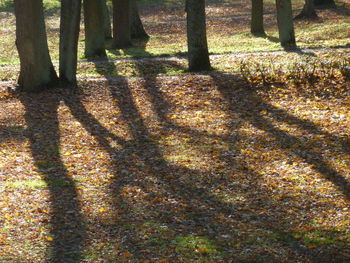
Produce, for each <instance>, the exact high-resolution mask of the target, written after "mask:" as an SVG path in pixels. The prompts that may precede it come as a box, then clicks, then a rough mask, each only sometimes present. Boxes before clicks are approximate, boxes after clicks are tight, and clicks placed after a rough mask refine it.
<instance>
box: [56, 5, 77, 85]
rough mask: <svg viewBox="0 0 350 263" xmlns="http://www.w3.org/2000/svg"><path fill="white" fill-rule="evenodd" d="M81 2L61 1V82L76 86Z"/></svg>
mask: <svg viewBox="0 0 350 263" xmlns="http://www.w3.org/2000/svg"><path fill="white" fill-rule="evenodd" d="M80 12H81V0H61V25H60V80H61V81H62V82H63V83H68V84H71V85H76V81H77V80H76V72H77V56H78V39H79V30H80Z"/></svg>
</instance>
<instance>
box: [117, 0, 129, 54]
mask: <svg viewBox="0 0 350 263" xmlns="http://www.w3.org/2000/svg"><path fill="white" fill-rule="evenodd" d="M130 10H131V7H130V0H113V48H117V49H121V48H128V47H130V46H131V31H130Z"/></svg>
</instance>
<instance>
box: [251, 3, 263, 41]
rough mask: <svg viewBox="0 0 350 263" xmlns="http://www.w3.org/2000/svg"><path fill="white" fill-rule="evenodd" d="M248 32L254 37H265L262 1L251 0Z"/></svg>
mask: <svg viewBox="0 0 350 263" xmlns="http://www.w3.org/2000/svg"><path fill="white" fill-rule="evenodd" d="M250 32H251V33H252V34H253V35H254V36H260V35H265V30H264V2H263V0H252V18H251V25H250Z"/></svg>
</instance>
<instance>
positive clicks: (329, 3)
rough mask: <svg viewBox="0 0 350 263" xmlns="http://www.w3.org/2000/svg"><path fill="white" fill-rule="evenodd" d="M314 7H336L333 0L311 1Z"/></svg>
mask: <svg viewBox="0 0 350 263" xmlns="http://www.w3.org/2000/svg"><path fill="white" fill-rule="evenodd" d="M313 1H314V4H315V6H316V7H322V6H329V7H336V4H335V2H334V0H313Z"/></svg>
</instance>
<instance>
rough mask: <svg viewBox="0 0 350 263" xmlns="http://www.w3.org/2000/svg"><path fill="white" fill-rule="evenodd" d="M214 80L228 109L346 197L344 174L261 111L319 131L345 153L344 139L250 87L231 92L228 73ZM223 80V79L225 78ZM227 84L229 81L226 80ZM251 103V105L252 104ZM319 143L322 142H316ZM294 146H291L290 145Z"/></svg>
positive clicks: (347, 186) (349, 189)
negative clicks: (337, 143)
mask: <svg viewBox="0 0 350 263" xmlns="http://www.w3.org/2000/svg"><path fill="white" fill-rule="evenodd" d="M212 77H213V78H214V79H215V81H216V83H217V85H218V88H219V90H220V92H221V93H222V95H223V97H224V98H226V100H227V101H228V102H230V104H231V110H232V112H235V113H237V114H239V116H241V118H242V119H244V120H246V121H248V122H249V123H251V124H252V125H253V126H254V127H256V128H257V129H259V130H263V131H265V132H266V133H268V134H270V135H271V136H273V137H274V138H275V139H276V140H277V141H278V142H279V147H280V148H282V149H285V150H287V151H289V152H292V153H293V154H294V155H295V156H298V157H300V158H301V159H303V160H304V161H305V162H306V163H308V164H309V165H311V166H312V168H313V169H314V170H315V171H317V172H319V173H320V174H322V175H323V177H324V178H326V179H327V180H329V181H330V182H332V183H333V185H334V186H335V187H336V188H337V189H338V190H339V191H340V192H341V193H343V194H344V195H345V197H346V198H347V200H349V194H350V182H348V180H347V179H346V178H345V177H344V175H342V174H340V173H338V172H337V171H336V170H335V169H334V168H332V167H330V166H329V165H328V164H327V162H326V160H324V159H323V157H322V155H321V154H319V153H317V152H314V151H313V150H311V149H309V148H308V147H307V146H304V145H305V142H303V141H302V140H300V138H298V137H296V136H293V135H290V134H289V133H288V132H286V131H283V130H281V129H279V128H278V127H276V126H275V125H273V123H272V122H271V120H269V118H267V117H266V116H264V115H262V114H261V111H262V110H267V112H268V113H269V116H270V117H271V118H272V119H273V120H276V121H280V122H285V123H288V124H294V125H297V126H298V127H299V128H300V129H303V130H305V131H307V132H308V133H310V134H323V135H325V136H326V138H327V139H328V140H330V141H334V140H336V141H338V142H340V147H341V149H342V150H343V152H344V153H349V151H350V145H349V142H348V141H346V139H343V138H339V137H337V136H336V135H333V134H329V133H327V132H323V131H322V130H321V129H320V128H319V127H317V125H315V124H314V123H312V122H310V121H305V120H301V119H299V118H297V117H295V116H292V115H290V114H289V113H287V112H286V111H285V110H283V109H278V108H276V107H274V106H272V105H271V104H269V103H267V102H264V101H263V100H262V99H261V98H260V97H259V95H258V94H257V93H256V91H255V90H254V87H249V86H248V85H247V89H246V90H244V92H237V93H233V92H232V90H231V89H230V86H229V85H226V84H225V78H228V79H229V76H228V77H227V76H225V75H221V76H215V75H212ZM228 79H226V81H228ZM228 83H229V82H228ZM232 101H239V102H240V103H241V106H240V107H237V106H236V105H234V104H232ZM252 105H254V106H255V107H252ZM245 109H250V114H248V115H247V112H246V111H245ZM320 143H322V142H320ZM296 145H297V147H296V148H295V147H294V146H296Z"/></svg>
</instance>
